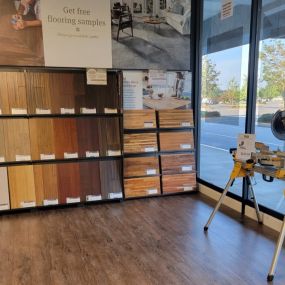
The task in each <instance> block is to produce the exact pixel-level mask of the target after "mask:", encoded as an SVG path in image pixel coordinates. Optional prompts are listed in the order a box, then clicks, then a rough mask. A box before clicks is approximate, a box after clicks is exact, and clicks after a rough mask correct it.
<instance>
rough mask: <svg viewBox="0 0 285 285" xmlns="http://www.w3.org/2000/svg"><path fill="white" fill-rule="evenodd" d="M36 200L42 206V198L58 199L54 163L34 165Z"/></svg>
mask: <svg viewBox="0 0 285 285" xmlns="http://www.w3.org/2000/svg"><path fill="white" fill-rule="evenodd" d="M34 176H35V191H36V202H37V205H38V206H43V201H44V200H49V201H51V200H56V199H58V184H57V183H58V181H57V166H56V164H44V165H34Z"/></svg>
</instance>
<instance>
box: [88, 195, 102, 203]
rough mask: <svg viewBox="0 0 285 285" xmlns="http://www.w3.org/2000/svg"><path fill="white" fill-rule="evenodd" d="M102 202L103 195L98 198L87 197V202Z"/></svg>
mask: <svg viewBox="0 0 285 285" xmlns="http://www.w3.org/2000/svg"><path fill="white" fill-rule="evenodd" d="M100 200H102V196H101V195H98V196H96V195H87V196H86V201H87V202H91V201H100Z"/></svg>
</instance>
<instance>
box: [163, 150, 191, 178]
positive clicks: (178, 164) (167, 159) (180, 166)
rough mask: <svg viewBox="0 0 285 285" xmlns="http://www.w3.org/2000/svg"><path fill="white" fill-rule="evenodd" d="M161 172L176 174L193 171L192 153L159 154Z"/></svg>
mask: <svg viewBox="0 0 285 285" xmlns="http://www.w3.org/2000/svg"><path fill="white" fill-rule="evenodd" d="M161 168H162V174H178V173H185V172H193V171H195V155H194V154H170V155H161Z"/></svg>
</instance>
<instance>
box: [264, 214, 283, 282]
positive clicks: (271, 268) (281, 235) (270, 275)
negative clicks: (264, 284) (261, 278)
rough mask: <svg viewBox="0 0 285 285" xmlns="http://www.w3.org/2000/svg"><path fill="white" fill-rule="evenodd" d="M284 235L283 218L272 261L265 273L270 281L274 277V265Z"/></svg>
mask: <svg viewBox="0 0 285 285" xmlns="http://www.w3.org/2000/svg"><path fill="white" fill-rule="evenodd" d="M284 236H285V218H284V219H283V224H282V227H281V231H280V233H279V237H278V241H277V243H276V247H275V251H274V256H273V259H272V263H271V266H270V270H269V273H268V275H267V280H268V281H272V280H273V278H274V272H275V268H276V265H277V261H278V257H279V254H280V251H281V248H282V245H283V241H284Z"/></svg>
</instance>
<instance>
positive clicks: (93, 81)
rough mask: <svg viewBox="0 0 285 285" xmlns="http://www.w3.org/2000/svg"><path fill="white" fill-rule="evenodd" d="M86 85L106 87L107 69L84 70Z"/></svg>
mask: <svg viewBox="0 0 285 285" xmlns="http://www.w3.org/2000/svg"><path fill="white" fill-rule="evenodd" d="M86 77H87V85H107V69H102V68H88V69H86Z"/></svg>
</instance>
